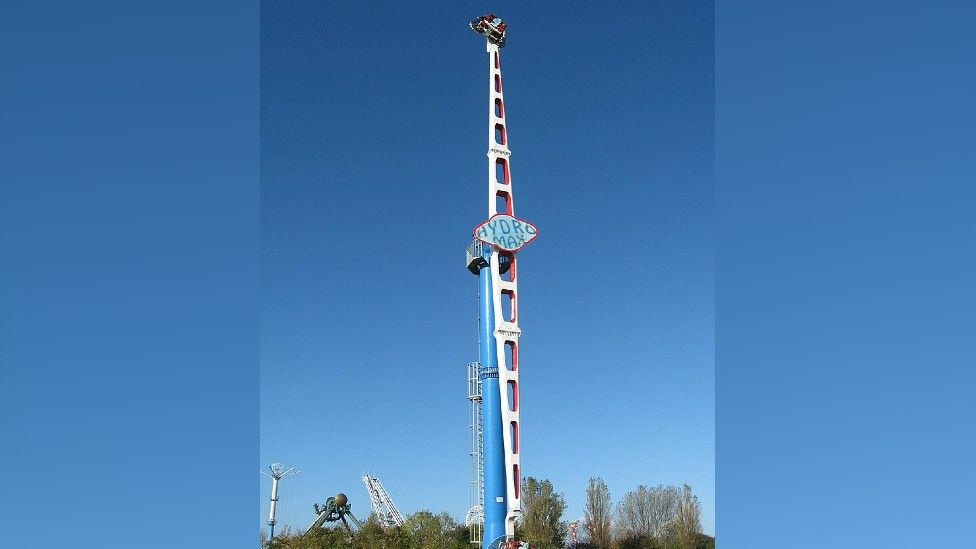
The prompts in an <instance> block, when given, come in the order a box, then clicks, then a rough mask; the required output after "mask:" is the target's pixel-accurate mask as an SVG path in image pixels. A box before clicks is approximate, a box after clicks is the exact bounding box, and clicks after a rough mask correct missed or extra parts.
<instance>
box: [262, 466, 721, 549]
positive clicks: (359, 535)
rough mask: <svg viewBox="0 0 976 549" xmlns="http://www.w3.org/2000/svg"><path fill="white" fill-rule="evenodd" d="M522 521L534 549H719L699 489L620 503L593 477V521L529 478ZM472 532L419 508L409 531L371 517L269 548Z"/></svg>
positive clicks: (375, 543)
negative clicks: (572, 512)
mask: <svg viewBox="0 0 976 549" xmlns="http://www.w3.org/2000/svg"><path fill="white" fill-rule="evenodd" d="M521 496H522V519H521V521H520V522H519V524H518V525H517V527H516V536H517V537H518V538H519V539H520V540H523V541H525V542H528V544H529V546H530V547H531V548H532V549H714V547H715V539H714V538H712V537H710V536H707V535H705V534H703V533H702V532H701V521H700V516H701V510H700V506H699V503H698V498H697V497H696V496H695V495H694V494H693V493H692V491H691V487H689V486H687V485H685V486H683V487H682V488H677V487H674V486H655V487H650V488H649V487H647V486H643V485H642V486H638V487H637V488H635V489H634V490H631V491H630V492H627V493H626V494H624V496H623V497H622V498H621V499H620V501H619V502H617V503H616V504H614V503H613V502H612V501H611V498H610V491H609V489H608V488H607V485H606V483H605V482H604V481H603V480H602V479H600V478H592V479H590V481H589V484H588V486H587V489H586V509H585V518H584V519H583V520H580V521H574V522H569V521H567V520H566V519H565V518H564V517H563V514H564V513H565V511H566V502H565V498H564V497H563V495H562V494H561V493H558V492H556V491H555V490H554V489H553V486H552V483H551V482H549V481H548V480H539V479H535V478H532V477H527V478H525V479H523V481H522V491H521ZM469 536H470V535H469V532H468V528H467V527H466V526H465V525H464V524H461V523H459V522H458V521H457V520H455V519H454V518H453V517H452V516H450V515H449V514H448V513H440V514H436V515H435V514H433V513H431V512H430V511H419V512H417V513H414V514H412V515H410V516H408V517H407V518H406V519H405V521H404V524H403V526H400V527H397V528H384V527H383V526H381V525H380V524H379V523H378V522H377V521H376V520H375V517H373V516H370V518H369V520H368V521H366V523H364V525H363V527H362V528H360V529H358V530H356V531H349V530H346V529H344V528H340V527H329V528H319V529H317V530H314V531H312V532H309V533H308V534H306V535H301V533H292V532H289V531H287V530H286V531H285V532H283V533H281V534H280V535H276V536H275V538H274V540H272V541H271V542H270V543H269V542H268V541H267V540H266V539H264V538H263V534H262V540H261V546H262V547H263V548H265V549H350V548H352V549H472V548H473V547H475V546H474V545H473V544H471V543H470V541H469V540H470V537H469Z"/></svg>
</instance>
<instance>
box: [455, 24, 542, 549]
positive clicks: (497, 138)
mask: <svg viewBox="0 0 976 549" xmlns="http://www.w3.org/2000/svg"><path fill="white" fill-rule="evenodd" d="M470 26H471V29H472V30H474V31H475V32H477V33H479V34H482V35H484V36H485V38H486V42H487V50H488V89H489V100H488V219H487V221H484V222H483V223H481V224H480V225H478V226H477V227H475V229H474V237H475V239H474V241H472V242H471V244H469V245H468V248H467V266H468V270H470V271H471V272H472V273H474V274H476V275H478V279H479V288H480V291H479V296H480V297H479V301H480V314H479V330H478V332H479V338H478V339H479V348H480V364H479V365H478V378H479V381H480V406H481V412H482V413H481V421H482V425H481V428H482V433H481V437H480V438H481V439H482V448H481V450H482V457H481V460H482V463H483V467H480V469H481V471H482V472H481V474H483V498H484V499H483V500H482V509H481V512H482V516H483V520H484V537H483V541H482V547H483V548H484V549H494V548H497V547H500V546H502V545H503V544H506V543H508V542H512V541H513V540H514V536H515V521H516V519H517V518H518V516H519V515H520V514H521V512H522V501H521V496H520V494H519V491H520V488H521V487H520V476H519V463H520V454H519V426H520V424H519V362H518V345H519V336H520V335H521V330H520V329H519V325H518V287H517V278H516V259H515V258H516V252H518V250H519V249H521V248H522V246H524V245H525V244H527V243H528V242H529V241H531V240H532V239H533V238H535V236H536V235H537V234H538V230H537V229H536V227H535V226H534V225H532V224H531V223H529V222H527V221H524V220H520V219H517V218H516V217H515V202H514V198H513V197H514V195H513V192H512V177H511V168H510V166H509V158H510V156H511V154H512V153H511V151H510V150H509V148H508V137H507V132H506V123H505V100H504V95H503V91H502V73H501V60H500V59H499V50H500V48H501V47H502V46H504V44H505V27H506V25H505V23H504V22H502V20H501V19H499V18H498V17H496V16H495V15H494V14H487V15H483V16H481V17H479V18H478V19H475V20H474V21H472V22H471V25H470ZM469 398H471V397H470V396H469ZM475 428H477V427H476V426H475Z"/></svg>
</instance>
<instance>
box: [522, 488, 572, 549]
mask: <svg viewBox="0 0 976 549" xmlns="http://www.w3.org/2000/svg"><path fill="white" fill-rule="evenodd" d="M521 496H522V521H521V524H520V528H519V531H520V535H521V536H522V540H523V541H527V542H529V545H530V546H531V547H532V548H533V549H555V548H559V547H562V546H563V540H564V539H565V537H566V532H565V525H564V524H563V522H562V517H563V512H564V511H565V510H566V501H565V500H564V499H563V496H562V494H559V493H556V492H555V491H554V490H553V488H552V483H551V482H549V480H538V479H535V478H533V477H526V478H525V479H523V480H522V494H521Z"/></svg>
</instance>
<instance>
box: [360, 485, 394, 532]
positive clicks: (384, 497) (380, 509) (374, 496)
mask: <svg viewBox="0 0 976 549" xmlns="http://www.w3.org/2000/svg"><path fill="white" fill-rule="evenodd" d="M363 484H365V485H366V491H367V492H368V493H369V501H370V503H372V504H373V514H375V515H376V518H377V519H379V521H380V524H383V525H384V526H391V527H392V526H403V515H401V514H400V511H399V510H398V509H397V507H396V505H395V504H394V503H393V499H391V498H390V494H388V493H386V489H385V488H383V483H382V482H380V479H378V478H376V477H371V476H369V475H363Z"/></svg>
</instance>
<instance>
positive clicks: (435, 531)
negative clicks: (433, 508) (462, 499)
mask: <svg viewBox="0 0 976 549" xmlns="http://www.w3.org/2000/svg"><path fill="white" fill-rule="evenodd" d="M461 528H462V527H461V526H460V525H459V524H458V522H457V521H456V520H454V518H453V517H451V515H449V514H447V513H441V514H439V515H434V514H433V513H431V512H430V511H418V512H416V513H414V514H412V515H410V516H408V517H407V518H406V519H405V520H404V522H403V530H404V531H405V532H406V533H407V536H408V537H409V540H410V548H411V549H454V548H456V547H457V542H458V540H460V539H461V536H460V535H459V533H458V530H459V529H461ZM464 541H467V540H464ZM462 547H464V546H463V545H462Z"/></svg>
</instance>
